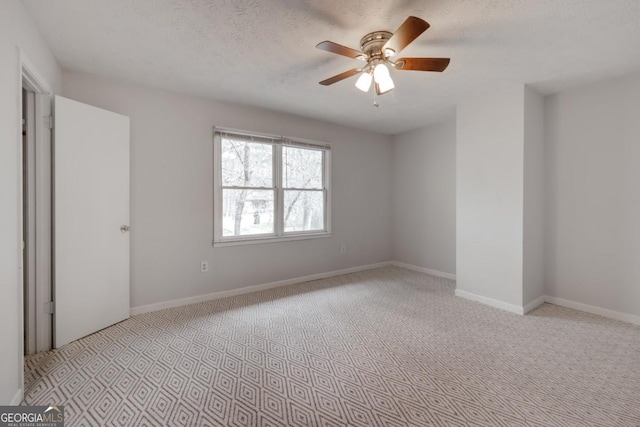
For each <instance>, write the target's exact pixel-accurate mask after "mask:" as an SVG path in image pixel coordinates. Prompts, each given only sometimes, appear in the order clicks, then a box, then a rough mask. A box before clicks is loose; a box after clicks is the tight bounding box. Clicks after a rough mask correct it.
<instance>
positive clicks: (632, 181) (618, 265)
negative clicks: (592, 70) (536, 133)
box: [545, 74, 640, 315]
mask: <svg viewBox="0 0 640 427" xmlns="http://www.w3.org/2000/svg"><path fill="white" fill-rule="evenodd" d="M545 122H546V146H545V153H546V154H545V167H546V178H547V180H546V184H545V185H546V186H545V191H546V200H545V203H546V217H545V221H546V235H545V253H546V259H545V293H546V294H547V295H551V296H554V297H558V298H565V299H568V300H572V301H576V302H580V303H583V304H589V305H593V306H597V307H602V308H606V309H609V310H615V311H619V312H623V313H628V314H634V315H640V75H637V74H636V75H634V76H628V77H624V78H619V79H616V80H609V81H605V82H601V83H597V84H593V85H589V86H585V87H581V88H576V89H573V90H568V91H565V92H562V93H559V94H557V95H552V96H548V97H547V98H546V99H545Z"/></svg>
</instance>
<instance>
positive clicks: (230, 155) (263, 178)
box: [221, 135, 273, 187]
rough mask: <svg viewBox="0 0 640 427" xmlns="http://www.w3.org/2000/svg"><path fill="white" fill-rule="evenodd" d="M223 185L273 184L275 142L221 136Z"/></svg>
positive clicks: (252, 185)
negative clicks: (264, 142)
mask: <svg viewBox="0 0 640 427" xmlns="http://www.w3.org/2000/svg"><path fill="white" fill-rule="evenodd" d="M221 146H222V149H221V151H222V153H221V154H222V156H221V161H222V185H223V186H241V187H272V186H273V144H260V143H256V142H249V141H246V140H243V139H241V138H237V137H230V136H226V135H222V136H221Z"/></svg>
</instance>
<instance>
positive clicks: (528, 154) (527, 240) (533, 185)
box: [523, 87, 545, 307]
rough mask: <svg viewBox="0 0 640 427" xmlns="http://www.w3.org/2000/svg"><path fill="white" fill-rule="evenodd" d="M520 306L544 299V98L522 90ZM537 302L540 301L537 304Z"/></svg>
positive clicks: (529, 90)
mask: <svg viewBox="0 0 640 427" xmlns="http://www.w3.org/2000/svg"><path fill="white" fill-rule="evenodd" d="M524 118H525V120H524V171H523V173H524V239H523V258H524V265H523V280H524V290H523V305H524V306H525V307H526V306H527V304H532V303H535V302H536V300H537V299H539V298H541V297H542V296H544V172H545V170H544V98H543V97H542V96H541V95H540V94H538V93H537V92H535V91H533V90H532V89H531V88H528V87H525V91H524ZM538 302H539V301H538Z"/></svg>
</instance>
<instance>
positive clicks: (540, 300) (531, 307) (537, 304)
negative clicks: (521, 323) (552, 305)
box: [523, 295, 546, 314]
mask: <svg viewBox="0 0 640 427" xmlns="http://www.w3.org/2000/svg"><path fill="white" fill-rule="evenodd" d="M545 301H546V297H545V296H544V295H542V296H540V297H538V298H536V299H534V300H533V301H531V302H530V303H529V304H527V305H525V306H524V313H523V314H527V313H528V312H530V311H531V310H535V309H536V308H538V307H540V306H541V305H542V304H544V303H545Z"/></svg>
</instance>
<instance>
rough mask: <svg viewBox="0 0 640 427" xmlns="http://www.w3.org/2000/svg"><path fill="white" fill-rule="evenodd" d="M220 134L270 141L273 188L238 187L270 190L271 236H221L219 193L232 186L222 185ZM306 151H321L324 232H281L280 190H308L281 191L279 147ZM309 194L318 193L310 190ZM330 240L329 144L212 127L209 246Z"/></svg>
mask: <svg viewBox="0 0 640 427" xmlns="http://www.w3.org/2000/svg"><path fill="white" fill-rule="evenodd" d="M221 133H229V134H234V135H237V136H246V137H258V138H263V139H271V140H273V144H274V150H273V169H272V170H273V186H272V187H264V188H258V187H255V188H254V187H238V188H249V189H257V190H273V191H274V199H273V214H274V233H269V234H255V235H249V236H223V235H222V225H223V224H222V221H223V218H222V190H223V188H226V189H229V188H233V187H229V186H224V187H223V185H222V143H221V137H220V134H221ZM284 146H287V147H298V148H309V149H314V150H322V153H323V155H322V159H323V181H324V182H323V188H322V191H323V193H324V210H325V212H324V230H317V231H289V232H285V230H284V190H285V189H286V190H290V191H291V190H293V191H295V190H300V191H308V190H310V189H300V188H289V187H287V188H285V187H284V186H283V182H282V147H284ZM312 191H319V190H318V189H313V190H312ZM326 237H331V145H330V144H328V143H326V142H320V141H313V140H307V139H301V138H289V137H284V136H277V135H269V134H262V133H255V132H249V131H244V130H238V129H230V128H221V127H214V128H213V246H214V247H224V246H236V245H248V244H257V243H273V242H287V241H293V240H307V239H319V238H326Z"/></svg>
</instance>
